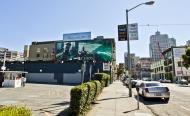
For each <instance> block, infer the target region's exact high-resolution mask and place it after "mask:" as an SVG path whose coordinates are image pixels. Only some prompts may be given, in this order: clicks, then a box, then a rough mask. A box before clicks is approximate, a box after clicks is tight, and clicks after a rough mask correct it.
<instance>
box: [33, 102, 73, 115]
mask: <svg viewBox="0 0 190 116" xmlns="http://www.w3.org/2000/svg"><path fill="white" fill-rule="evenodd" d="M69 104H70V102H67V101H66V102H61V103H55V104H51V105H50V106H48V107H44V108H40V109H36V110H34V111H39V112H40V113H50V114H55V112H56V111H60V109H63V106H67V105H69ZM67 113H68V107H67V108H65V109H64V110H63V111H61V112H59V113H58V116H67V115H66V114H67ZM60 114H61V115H60ZM63 114H64V115H63Z"/></svg>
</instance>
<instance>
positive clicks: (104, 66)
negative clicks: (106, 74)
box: [103, 63, 110, 71]
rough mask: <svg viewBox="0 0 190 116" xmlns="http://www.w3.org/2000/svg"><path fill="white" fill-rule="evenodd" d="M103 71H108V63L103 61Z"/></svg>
mask: <svg viewBox="0 0 190 116" xmlns="http://www.w3.org/2000/svg"><path fill="white" fill-rule="evenodd" d="M103 71H110V63H103Z"/></svg>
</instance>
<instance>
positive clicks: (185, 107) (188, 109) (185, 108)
mask: <svg viewBox="0 0 190 116" xmlns="http://www.w3.org/2000/svg"><path fill="white" fill-rule="evenodd" d="M180 107H181V108H183V109H185V110H187V111H190V109H189V108H186V107H184V106H181V105H180Z"/></svg>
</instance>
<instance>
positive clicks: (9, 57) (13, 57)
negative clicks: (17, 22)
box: [0, 48, 23, 61]
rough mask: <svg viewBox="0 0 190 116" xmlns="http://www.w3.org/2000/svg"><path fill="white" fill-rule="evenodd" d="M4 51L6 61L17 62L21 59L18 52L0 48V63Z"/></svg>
mask: <svg viewBox="0 0 190 116" xmlns="http://www.w3.org/2000/svg"><path fill="white" fill-rule="evenodd" d="M5 50H6V61H18V60H19V59H20V58H23V55H20V54H22V53H19V52H18V51H10V50H8V49H7V48H0V61H3V60H4V54H5Z"/></svg>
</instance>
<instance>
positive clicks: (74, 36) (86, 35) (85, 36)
mask: <svg viewBox="0 0 190 116" xmlns="http://www.w3.org/2000/svg"><path fill="white" fill-rule="evenodd" d="M90 39H91V32H81V33H69V34H63V41H79V40H90Z"/></svg>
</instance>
